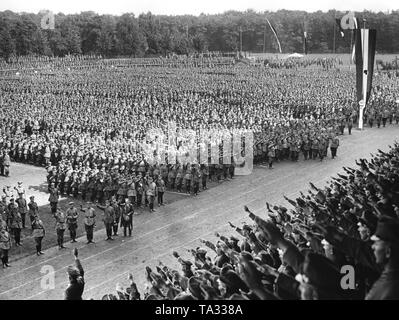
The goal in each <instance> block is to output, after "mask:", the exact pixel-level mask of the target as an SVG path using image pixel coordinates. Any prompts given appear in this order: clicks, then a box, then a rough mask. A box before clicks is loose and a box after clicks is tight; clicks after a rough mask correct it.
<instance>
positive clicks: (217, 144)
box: [136, 122, 254, 175]
mask: <svg viewBox="0 0 399 320" xmlns="http://www.w3.org/2000/svg"><path fill="white" fill-rule="evenodd" d="M253 145H254V134H253V132H252V130H247V129H231V130H228V129H222V130H220V129H210V130H206V129H198V130H191V129H181V128H178V127H177V126H176V124H175V123H174V122H169V123H168V126H167V130H166V132H165V131H164V130H161V129H152V130H149V131H148V132H147V134H146V136H145V138H144V139H143V140H142V141H141V142H137V144H136V150H137V149H139V150H140V153H142V154H143V155H144V159H145V160H146V161H147V162H148V163H149V164H156V163H157V164H161V163H168V164H172V165H175V164H211V165H216V164H223V165H230V164H232V163H233V164H234V165H235V174H236V175H249V174H250V173H251V172H252V170H253Z"/></svg>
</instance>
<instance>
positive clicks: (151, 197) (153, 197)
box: [148, 196, 155, 210]
mask: <svg viewBox="0 0 399 320" xmlns="http://www.w3.org/2000/svg"><path fill="white" fill-rule="evenodd" d="M148 200H149V201H148V202H149V205H150V210H154V201H155V196H150V197H149V199H148Z"/></svg>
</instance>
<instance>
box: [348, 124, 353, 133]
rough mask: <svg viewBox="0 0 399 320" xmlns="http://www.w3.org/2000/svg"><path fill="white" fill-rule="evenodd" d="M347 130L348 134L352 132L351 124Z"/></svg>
mask: <svg viewBox="0 0 399 320" xmlns="http://www.w3.org/2000/svg"><path fill="white" fill-rule="evenodd" d="M348 132H349V134H352V126H348Z"/></svg>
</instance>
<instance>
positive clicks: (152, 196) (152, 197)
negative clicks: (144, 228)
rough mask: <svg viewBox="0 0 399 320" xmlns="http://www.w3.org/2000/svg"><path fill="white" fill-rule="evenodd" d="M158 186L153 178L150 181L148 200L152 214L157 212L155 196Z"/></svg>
mask: <svg viewBox="0 0 399 320" xmlns="http://www.w3.org/2000/svg"><path fill="white" fill-rule="evenodd" d="M156 188H157V186H156V184H155V182H154V181H152V178H150V180H149V184H148V189H147V194H146V195H147V199H148V203H149V208H150V212H155V209H154V202H155V194H156Z"/></svg>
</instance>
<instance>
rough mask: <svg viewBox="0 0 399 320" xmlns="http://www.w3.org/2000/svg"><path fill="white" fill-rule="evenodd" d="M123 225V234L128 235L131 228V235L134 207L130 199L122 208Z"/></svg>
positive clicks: (130, 234)
mask: <svg viewBox="0 0 399 320" xmlns="http://www.w3.org/2000/svg"><path fill="white" fill-rule="evenodd" d="M121 213H122V214H121V227H123V236H124V237H126V234H127V232H126V231H127V229H128V230H129V237H131V236H132V229H133V213H134V207H133V205H132V204H131V203H130V200H129V199H127V200H126V204H125V205H124V206H122V210H121Z"/></svg>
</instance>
